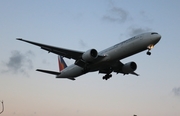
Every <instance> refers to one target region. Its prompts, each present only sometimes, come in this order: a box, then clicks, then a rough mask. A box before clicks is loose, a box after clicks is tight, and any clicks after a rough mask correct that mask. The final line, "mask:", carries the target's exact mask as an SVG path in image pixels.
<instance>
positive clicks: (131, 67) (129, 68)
mask: <svg viewBox="0 0 180 116" xmlns="http://www.w3.org/2000/svg"><path fill="white" fill-rule="evenodd" d="M136 69H137V65H136V63H135V62H128V63H126V64H124V66H123V67H122V71H123V73H124V74H129V73H131V72H134V71H135V70H136Z"/></svg>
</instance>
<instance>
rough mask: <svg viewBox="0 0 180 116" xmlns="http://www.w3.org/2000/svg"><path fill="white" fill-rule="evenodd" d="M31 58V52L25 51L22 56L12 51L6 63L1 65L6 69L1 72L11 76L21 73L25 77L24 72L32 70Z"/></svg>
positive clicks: (18, 52)
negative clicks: (11, 74)
mask: <svg viewBox="0 0 180 116" xmlns="http://www.w3.org/2000/svg"><path fill="white" fill-rule="evenodd" d="M32 56H34V53H33V52H32V51H27V52H26V53H24V54H23V53H21V52H20V51H17V50H14V51H12V52H11V56H10V57H9V59H8V61H6V62H4V63H3V64H4V65H5V68H6V69H4V70H2V71H1V72H3V73H13V74H14V73H16V74H17V73H23V74H26V75H27V71H26V70H31V69H32V68H33V62H32V60H31V57H32Z"/></svg>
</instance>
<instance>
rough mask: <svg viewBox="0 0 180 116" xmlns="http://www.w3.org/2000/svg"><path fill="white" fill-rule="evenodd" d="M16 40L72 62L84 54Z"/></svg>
mask: <svg viewBox="0 0 180 116" xmlns="http://www.w3.org/2000/svg"><path fill="white" fill-rule="evenodd" d="M17 40H20V41H24V42H27V43H30V44H33V45H36V46H39V47H41V49H44V50H46V51H48V52H52V53H55V54H57V55H60V56H63V57H66V58H69V59H71V58H72V59H74V60H77V59H79V58H80V57H81V56H82V54H83V53H84V52H82V51H76V50H70V49H65V48H60V47H55V46H50V45H46V44H41V43H37V42H32V41H28V40H24V39H22V38H17Z"/></svg>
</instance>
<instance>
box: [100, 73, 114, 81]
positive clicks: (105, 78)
mask: <svg viewBox="0 0 180 116" xmlns="http://www.w3.org/2000/svg"><path fill="white" fill-rule="evenodd" d="M111 77H112V74H106V75H105V76H103V78H102V79H104V80H108V79H109V78H111Z"/></svg>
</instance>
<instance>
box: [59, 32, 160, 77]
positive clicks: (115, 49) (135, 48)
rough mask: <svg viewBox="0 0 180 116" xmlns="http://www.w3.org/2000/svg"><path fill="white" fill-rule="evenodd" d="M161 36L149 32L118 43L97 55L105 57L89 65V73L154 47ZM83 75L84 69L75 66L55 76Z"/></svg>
mask: <svg viewBox="0 0 180 116" xmlns="http://www.w3.org/2000/svg"><path fill="white" fill-rule="evenodd" d="M160 38H161V36H160V35H159V34H157V33H153V32H149V33H144V34H140V35H137V36H134V37H132V38H130V39H128V40H125V41H123V42H121V43H118V44H116V45H114V46H112V47H110V48H107V49H105V50H103V51H101V52H99V53H98V54H99V55H103V56H105V57H104V58H103V59H102V60H100V61H98V62H96V63H94V64H92V65H89V67H90V69H92V70H90V71H97V70H98V67H100V66H102V65H103V64H106V63H111V62H113V61H114V60H121V59H123V58H126V57H128V56H131V55H134V54H136V53H139V52H141V51H144V50H146V49H149V48H148V47H149V46H151V45H153V46H154V45H155V44H156V43H157V42H158V41H159V40H160ZM82 74H84V69H83V68H82V67H80V66H77V65H75V64H73V65H70V66H69V67H67V68H65V69H64V70H62V71H61V74H60V75H57V78H74V77H77V76H80V75H82Z"/></svg>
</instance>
